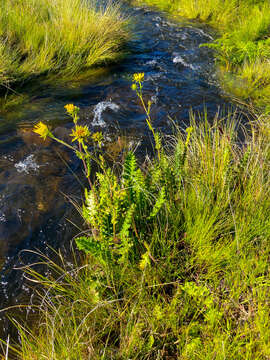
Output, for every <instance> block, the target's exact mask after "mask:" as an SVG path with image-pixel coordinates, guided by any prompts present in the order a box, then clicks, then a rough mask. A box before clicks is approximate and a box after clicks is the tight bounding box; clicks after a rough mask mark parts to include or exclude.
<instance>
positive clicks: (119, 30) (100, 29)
mask: <svg viewBox="0 0 270 360" xmlns="http://www.w3.org/2000/svg"><path fill="white" fill-rule="evenodd" d="M125 24H126V20H125V19H123V18H122V17H121V15H120V11H119V6H118V5H112V4H109V5H107V6H105V5H100V4H98V3H97V2H96V1H87V0H55V1H49V0H42V1H41V0H23V1H22V0H15V1H12V2H10V1H8V0H3V1H1V4H0V39H1V41H0V63H1V65H0V85H5V84H7V83H10V82H13V81H19V80H24V79H28V78H31V77H33V76H36V75H40V74H43V73H45V74H47V73H49V72H50V73H57V74H60V75H62V76H63V75H66V76H71V75H74V74H75V73H77V72H79V71H81V70H82V69H86V68H89V67H91V66H93V65H95V64H100V63H104V62H106V61H111V60H114V59H116V57H117V56H119V51H120V47H121V46H122V45H123V42H124V41H125V40H126V39H127V31H126V28H125Z"/></svg>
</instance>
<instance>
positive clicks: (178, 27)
mask: <svg viewBox="0 0 270 360" xmlns="http://www.w3.org/2000/svg"><path fill="white" fill-rule="evenodd" d="M122 11H123V12H124V13H125V14H127V15H128V16H129V17H130V22H131V27H132V32H133V34H134V35H133V37H132V38H131V40H130V41H129V42H128V44H127V49H126V50H127V56H126V57H125V58H124V60H123V61H121V62H120V63H118V64H117V65H110V66H109V67H106V68H104V69H102V68H99V69H98V70H96V71H95V72H93V71H92V72H90V73H89V76H84V77H82V78H81V79H79V80H78V79H77V80H76V81H75V80H70V81H55V80H52V81H49V80H47V81H46V82H45V81H44V82H40V83H37V82H36V81H35V82H32V83H31V84H30V83H29V84H28V85H27V84H26V85H25V87H24V88H23V89H22V88H20V89H19V90H18V92H19V95H20V96H21V97H23V98H24V99H26V100H25V101H23V102H22V103H21V104H18V105H14V106H12V107H7V108H6V109H4V110H2V111H1V113H0V264H1V270H0V271H1V272H0V276H1V278H0V279H1V283H0V292H1V296H0V308H4V307H6V306H10V305H15V304H17V303H18V302H20V301H22V299H23V298H24V297H26V298H27V297H29V296H30V295H31V290H30V289H29V288H28V286H26V284H25V282H24V279H23V276H22V272H21V271H19V270H15V268H17V267H19V266H20V265H22V264H23V263H24V264H25V263H31V262H32V261H34V255H33V254H31V253H27V252H22V250H24V249H28V250H34V249H39V250H41V251H42V252H43V253H45V254H48V255H49V254H50V250H49V247H53V248H60V247H61V248H62V249H63V248H64V247H65V246H66V247H67V248H68V244H69V242H70V239H72V237H73V236H74V235H75V234H77V233H78V232H79V230H78V228H77V227H75V226H74V225H73V223H75V224H77V225H78V227H80V221H81V220H80V219H79V216H77V211H76V209H75V208H74V206H73V205H72V204H71V203H70V202H69V201H68V200H69V199H70V198H72V199H75V200H77V201H78V203H81V193H82V189H83V184H81V183H80V181H79V180H80V174H81V171H82V170H81V164H80V161H79V160H78V159H77V158H76V157H75V155H74V154H72V152H69V151H68V150H66V149H65V148H64V147H62V146H61V145H58V144H56V143H53V142H50V141H49V140H46V141H45V142H43V140H42V139H40V138H39V137H38V135H36V134H34V133H33V132H32V127H33V125H34V124H36V123H37V122H38V121H42V122H45V123H46V124H49V125H50V126H51V128H52V129H53V130H54V133H55V134H57V135H58V137H60V138H62V139H67V138H68V136H69V135H68V133H69V129H70V127H71V126H72V124H71V119H70V118H69V117H68V116H67V115H66V114H65V111H64V106H65V105H66V104H68V103H74V104H75V105H77V106H79V107H80V109H81V112H80V121H81V123H82V124H86V125H88V126H89V128H90V130H93V131H98V130H102V132H103V133H104V134H105V136H106V138H107V141H108V145H107V149H108V150H109V153H111V155H112V157H117V156H118V155H119V152H120V150H121V145H123V144H124V145H125V146H126V147H131V148H135V147H136V148H137V151H138V152H140V151H141V152H145V151H147V150H146V149H147V144H148V142H149V133H148V131H147V127H146V124H145V114H144V112H143V110H142V108H141V106H140V104H139V101H138V99H137V98H136V95H135V94H134V91H132V90H131V88H130V85H131V78H132V74H133V73H135V72H137V73H138V72H139V73H144V74H145V87H144V95H145V96H146V98H148V99H151V101H152V103H153V105H152V118H153V119H154V126H155V128H159V129H161V130H162V131H163V133H165V134H166V133H169V132H170V131H171V130H170V129H171V122H172V120H173V121H177V122H178V124H180V126H181V127H183V128H185V127H186V126H187V125H188V119H189V112H190V109H191V108H192V109H193V111H194V112H200V113H202V112H203V111H204V110H205V109H207V113H208V115H209V116H210V117H211V116H214V115H215V114H216V112H217V111H226V109H228V108H229V107H230V106H231V105H230V103H229V101H228V100H227V98H226V96H225V95H224V94H222V90H221V88H220V87H219V85H218V82H217V80H216V75H215V70H214V59H213V54H212V50H210V49H208V48H207V47H200V45H201V44H204V43H207V42H211V41H212V40H213V36H214V35H213V33H212V31H211V29H209V28H207V27H206V26H205V25H202V24H198V23H196V22H188V21H186V20H185V19H181V18H180V19H172V18H168V17H167V16H166V15H165V14H163V13H160V12H157V11H155V10H152V9H149V8H147V7H143V6H142V7H129V6H128V5H126V4H125V5H123V8H122ZM78 177H79V180H78ZM63 194H68V195H69V199H67V198H66V197H65V196H64V195H63ZM63 251H64V250H63ZM0 319H1V323H0V324H1V325H0V327H1V330H7V328H6V327H7V321H6V319H4V317H3V316H2V317H1V314H0Z"/></svg>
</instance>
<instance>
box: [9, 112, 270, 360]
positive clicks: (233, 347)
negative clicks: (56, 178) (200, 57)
mask: <svg viewBox="0 0 270 360" xmlns="http://www.w3.org/2000/svg"><path fill="white" fill-rule="evenodd" d="M197 120H198V119H196V118H195V117H194V115H192V114H191V124H192V128H190V131H189V133H188V134H183V132H181V131H180V130H176V133H175V135H174V136H170V137H165V138H164V139H163V144H164V146H163V147H162V148H161V149H160V158H158V156H157V157H156V159H155V158H154V159H153V160H151V161H150V160H147V161H146V162H145V164H144V166H143V168H142V169H141V172H140V171H138V170H137V169H138V166H137V165H136V164H135V167H134V163H133V165H130V171H131V172H130V174H133V175H130V176H132V178H133V182H130V183H129V184H130V188H126V187H125V186H124V185H123V184H125V182H126V181H129V180H127V176H128V173H127V170H123V172H122V171H121V169H120V171H119V168H118V170H117V168H115V171H114V172H113V173H112V172H111V171H112V170H111V169H110V168H107V170H106V168H105V170H104V171H105V174H104V177H101V175H99V176H98V179H99V181H101V179H104V180H103V181H102V182H99V181H97V182H96V184H95V185H94V186H95V187H94V188H92V189H94V194H95V197H96V199H95V200H94V198H93V199H92V200H91V201H98V203H99V206H100V209H101V210H100V211H99V216H97V220H98V221H99V223H100V224H101V225H100V227H98V226H99V225H94V224H96V223H95V222H93V221H94V220H92V216H95V215H94V213H92V215H91V210H90V199H88V200H89V201H88V203H86V209H85V210H84V212H83V216H84V219H85V221H86V223H87V224H89V225H88V226H89V227H88V226H87V227H86V228H85V229H84V234H85V237H84V241H85V244H86V243H87V241H89V244H92V245H91V247H90V248H89V249H92V250H89V254H88V255H87V256H85V257H84V261H83V263H82V264H81V265H80V266H79V265H78V264H77V265H76V264H75V265H74V267H73V268H70V267H69V265H68V266H67V265H66V263H65V260H64V259H63V258H62V257H61V256H60V260H59V261H58V265H56V264H54V263H53V262H52V261H51V260H50V259H47V258H45V259H44V261H45V262H46V263H47V264H49V266H50V267H51V269H53V270H52V272H51V273H52V274H53V275H51V276H47V277H43V276H41V275H39V274H38V273H36V272H35V270H34V269H35V267H33V268H32V270H30V269H28V270H27V272H28V277H32V278H33V279H35V280H38V281H39V282H41V283H42V284H43V286H44V287H45V289H48V291H47V292H46V294H45V296H44V293H41V299H42V306H41V307H40V320H39V326H35V328H34V329H29V330H26V329H23V328H21V327H19V330H20V334H21V345H20V346H16V349H17V351H18V354H19V355H18V358H19V359H23V360H30V359H31V360H32V359H48V360H49V359H50V360H60V359H66V360H71V359H76V360H77V359H82V360H86V359H110V358H113V359H128V358H131V359H164V358H166V356H171V357H173V358H177V359H183V360H193V359H194V360H195V359H196V360H197V359H213V358H215V356H216V354H219V355H220V356H219V357H218V358H220V359H223V358H225V359H229V360H238V359H239V360H240V359H241V360H242V359H248V360H253V359H262V360H266V359H268V357H269V356H270V352H269V351H270V350H269V336H270V330H269V329H270V326H269V323H270V318H269V311H268V306H269V305H268V302H269V287H270V283H269V270H270V269H269V261H268V260H269V253H270V249H269V239H270V216H269V215H270V210H269V209H270V193H269V191H270V190H269V189H270V178H269V166H270V145H269V144H270V143H269V138H270V129H269V121H268V120H267V119H263V118H262V117H261V118H258V119H257V121H256V123H255V124H254V125H252V124H251V125H250V126H251V128H250V130H246V131H245V135H244V139H242V140H243V141H242V142H241V143H240V142H239V139H238V130H239V125H238V123H237V120H236V118H235V117H234V115H233V114H232V115H228V116H227V117H225V118H223V119H221V118H220V117H219V116H217V117H216V118H215V119H214V121H213V122H212V123H210V122H209V121H208V120H207V116H206V115H205V118H204V119H201V120H200V121H197ZM130 159H131V158H130ZM130 159H126V160H125V163H124V165H123V167H124V168H126V167H127V162H129V161H130ZM91 186H92V185H91ZM163 187H165V189H166V191H165V198H164V199H163V200H164V201H162V203H161V207H160V209H159V210H158V212H156V215H155V217H153V218H151V217H150V218H149V217H148V216H147V211H148V210H147V209H148V207H149V206H150V208H151V207H152V206H153V204H154V203H157V201H158V199H157V198H158V196H159V195H158V194H159V193H160V191H161V189H162V188H163ZM121 188H122V189H123V190H122V192H121V191H120V190H119V189H121ZM132 189H134V191H135V193H136V191H137V197H136V198H134V200H131V201H134V204H136V206H137V211H136V213H134V217H133V222H131V228H130V232H129V235H128V236H129V237H130V240H132V247H131V248H130V247H129V245H127V243H126V245H125V242H123V243H122V246H123V247H121V240H120V235H117V233H115V232H114V231H115V230H113V229H111V230H110V227H107V224H106V222H102V218H104V219H108V221H109V219H110V214H113V213H114V211H116V215H115V216H116V218H115V219H118V220H115V221H116V226H118V225H117V222H118V221H120V219H122V218H123V217H124V218H125V216H128V215H127V214H128V212H127V211H128V209H127V208H126V206H124V205H121V204H122V202H123V201H124V200H123V199H124V198H123V196H124V194H123V192H124V191H133V190H132ZM89 194H90V193H89ZM89 194H88V195H87V194H86V199H87V198H88V197H89V196H90V195H89ZM117 198H119V199H120V200H119V202H117V201H116V200H117ZM98 199H100V200H98ZM98 203H96V204H98ZM106 204H107V205H106ZM114 204H115V205H114ZM106 206H108V208H106ZM114 206H115V207H114ZM102 209H103V210H102ZM106 209H110V213H109V212H108V211H106ZM117 212H118V214H117ZM143 214H144V215H145V216H143ZM94 226H95V227H94ZM106 229H107V230H106ZM108 231H111V232H112V233H113V234H114V236H115V237H114V239H115V240H114V242H112V243H111V245H109V247H108V249H110V251H111V255H112V257H110V256H107V255H106V254H108V253H104V254H105V257H103V255H102V253H100V252H99V250H98V249H99V248H98V246H97V245H94V242H93V237H94V239H96V241H97V244H98V242H100V243H101V244H103V246H105V247H106V246H107V245H106V241H107V240H106V239H107V238H108V237H109V236H110V235H109V233H108ZM119 234H120V233H119ZM117 237H118V238H117ZM87 238H88V239H89V240H87ZM126 240H127V239H126ZM104 241H105V242H104ZM123 241H124V240H123ZM95 246H96V247H95ZM125 246H128V249H129V250H128V252H129V256H126V255H125V256H124V259H125V260H124V261H123V258H122V257H121V256H122V255H121V256H120V257H119V255H120V254H122V251H123V250H124V249H125ZM91 251H93V253H91ZM118 251H119V253H118ZM121 259H122V260H121ZM59 264H60V265H59ZM11 346H13V347H14V346H15V345H14V344H11ZM9 351H10V354H11V353H12V348H10V349H9Z"/></svg>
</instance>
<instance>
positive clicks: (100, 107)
mask: <svg viewBox="0 0 270 360" xmlns="http://www.w3.org/2000/svg"><path fill="white" fill-rule="evenodd" d="M106 109H110V110H113V111H118V110H119V106H118V105H117V104H114V103H112V102H111V101H101V102H99V103H98V104H97V105H96V106H95V107H94V110H93V112H94V119H93V121H92V125H93V126H100V127H105V126H106V123H105V121H104V120H103V118H102V113H103V111H105V110H106Z"/></svg>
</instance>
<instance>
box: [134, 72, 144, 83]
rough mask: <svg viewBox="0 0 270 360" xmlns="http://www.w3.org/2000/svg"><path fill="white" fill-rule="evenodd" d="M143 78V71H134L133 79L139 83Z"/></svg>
mask: <svg viewBox="0 0 270 360" xmlns="http://www.w3.org/2000/svg"><path fill="white" fill-rule="evenodd" d="M143 80H144V73H136V74H134V75H133V81H135V82H138V83H141V82H143Z"/></svg>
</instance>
